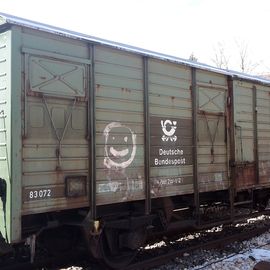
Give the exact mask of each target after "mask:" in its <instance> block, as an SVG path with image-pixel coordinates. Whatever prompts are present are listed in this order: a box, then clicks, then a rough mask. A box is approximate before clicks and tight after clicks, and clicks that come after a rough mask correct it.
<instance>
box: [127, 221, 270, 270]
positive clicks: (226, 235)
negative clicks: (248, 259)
mask: <svg viewBox="0 0 270 270" xmlns="http://www.w3.org/2000/svg"><path fill="white" fill-rule="evenodd" d="M269 218H270V216H268V217H267V219H266V222H264V224H263V226H260V225H261V224H260V223H261V221H258V223H257V222H255V223H253V224H252V225H251V226H250V225H249V224H244V223H240V224H238V229H236V230H235V227H234V225H232V226H227V227H226V228H224V230H223V231H219V232H218V233H217V232H215V229H214V228H212V231H211V230H206V232H200V233H201V234H202V236H201V237H198V238H197V239H193V240H192V241H191V242H189V243H187V242H186V243H185V244H183V245H182V246H181V245H179V244H175V242H174V241H173V242H172V243H170V245H168V246H167V247H162V249H163V250H162V251H160V250H159V251H157V252H153V253H155V254H153V253H152V254H151V256H145V255H143V256H140V255H139V256H138V259H137V262H135V263H134V264H133V265H130V266H129V268H127V270H136V269H141V270H147V269H150V268H153V267H157V266H161V265H163V264H165V263H167V262H169V261H170V260H173V259H175V258H177V257H180V256H183V255H184V254H190V253H192V252H193V251H196V250H199V249H204V250H207V249H208V250H209V249H223V248H225V247H226V246H228V245H229V244H231V243H233V242H241V241H243V240H247V239H250V238H253V237H255V236H257V235H260V234H263V233H264V232H266V231H268V230H270V220H269ZM239 228H240V229H239ZM207 238H210V239H207ZM186 244H187V246H185V245H186ZM165 245H166V244H165ZM142 253H144V251H143V252H142Z"/></svg>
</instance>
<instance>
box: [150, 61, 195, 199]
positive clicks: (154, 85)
mask: <svg viewBox="0 0 270 270" xmlns="http://www.w3.org/2000/svg"><path fill="white" fill-rule="evenodd" d="M148 68H149V74H148V79H149V103H150V105H149V112H150V135H151V141H150V145H151V149H150V180H151V195H152V197H164V196H174V195H179V194H186V193H192V192H193V167H192V163H193V161H192V120H191V117H192V109H191V106H192V105H191V92H190V85H191V70H190V69H189V68H187V67H183V66H179V65H175V64H172V63H166V62H161V61H158V60H152V59H151V60H149V63H148Z"/></svg>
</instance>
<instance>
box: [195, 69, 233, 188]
mask: <svg viewBox="0 0 270 270" xmlns="http://www.w3.org/2000/svg"><path fill="white" fill-rule="evenodd" d="M196 78H197V89H198V128H197V129H198V131H197V132H198V137H197V139H198V142H197V145H198V150H197V155H198V183H199V191H200V192H204V191H212V190H222V189H226V188H228V186H229V183H228V165H227V155H228V153H227V145H226V132H227V131H226V124H225V115H226V98H227V78H226V76H223V75H218V74H214V73H209V72H206V71H201V70H198V71H197V74H196Z"/></svg>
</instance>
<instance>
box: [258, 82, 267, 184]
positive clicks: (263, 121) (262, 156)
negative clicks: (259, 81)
mask: <svg viewBox="0 0 270 270" xmlns="http://www.w3.org/2000/svg"><path fill="white" fill-rule="evenodd" d="M257 121H258V130H257V132H258V156H259V181H260V182H259V183H260V184H270V87H268V86H261V85H258V86H257Z"/></svg>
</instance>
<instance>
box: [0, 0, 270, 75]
mask: <svg viewBox="0 0 270 270" xmlns="http://www.w3.org/2000/svg"><path fill="white" fill-rule="evenodd" d="M0 12H4V13H9V14H12V15H16V16H19V17H23V18H27V19H30V20H35V21H39V22H43V23H47V24H51V25H55V26H59V27H63V28H67V29H70V30H75V31H78V32H82V33H85V34H89V35H92V36H97V37H100V38H105V39H109V40H112V41H117V42H122V43H126V44H129V45H134V46H138V47H142V48H145V49H149V50H153V51H157V52H162V53H165V54H170V55H174V56H178V57H182V58H189V56H190V55H191V54H192V53H193V54H194V55H195V56H196V57H197V58H198V59H199V61H200V62H203V63H207V64H211V65H214V62H213V61H212V59H213V58H215V54H216V52H215V50H217V49H218V45H217V44H218V43H221V44H222V46H223V47H224V52H225V54H226V57H227V59H229V67H230V68H231V69H236V70H239V66H240V60H239V49H238V48H237V44H242V43H245V44H246V45H247V49H248V51H247V58H248V59H247V60H248V61H250V62H251V63H252V64H255V63H256V64H258V66H257V68H256V70H254V71H256V72H258V73H262V72H268V73H270V37H269V25H270V1H269V0H257V1H255V0H226V1H225V0H164V1H162V0H73V1H67V0H65V1H64V0H46V1H41V0H0Z"/></svg>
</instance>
